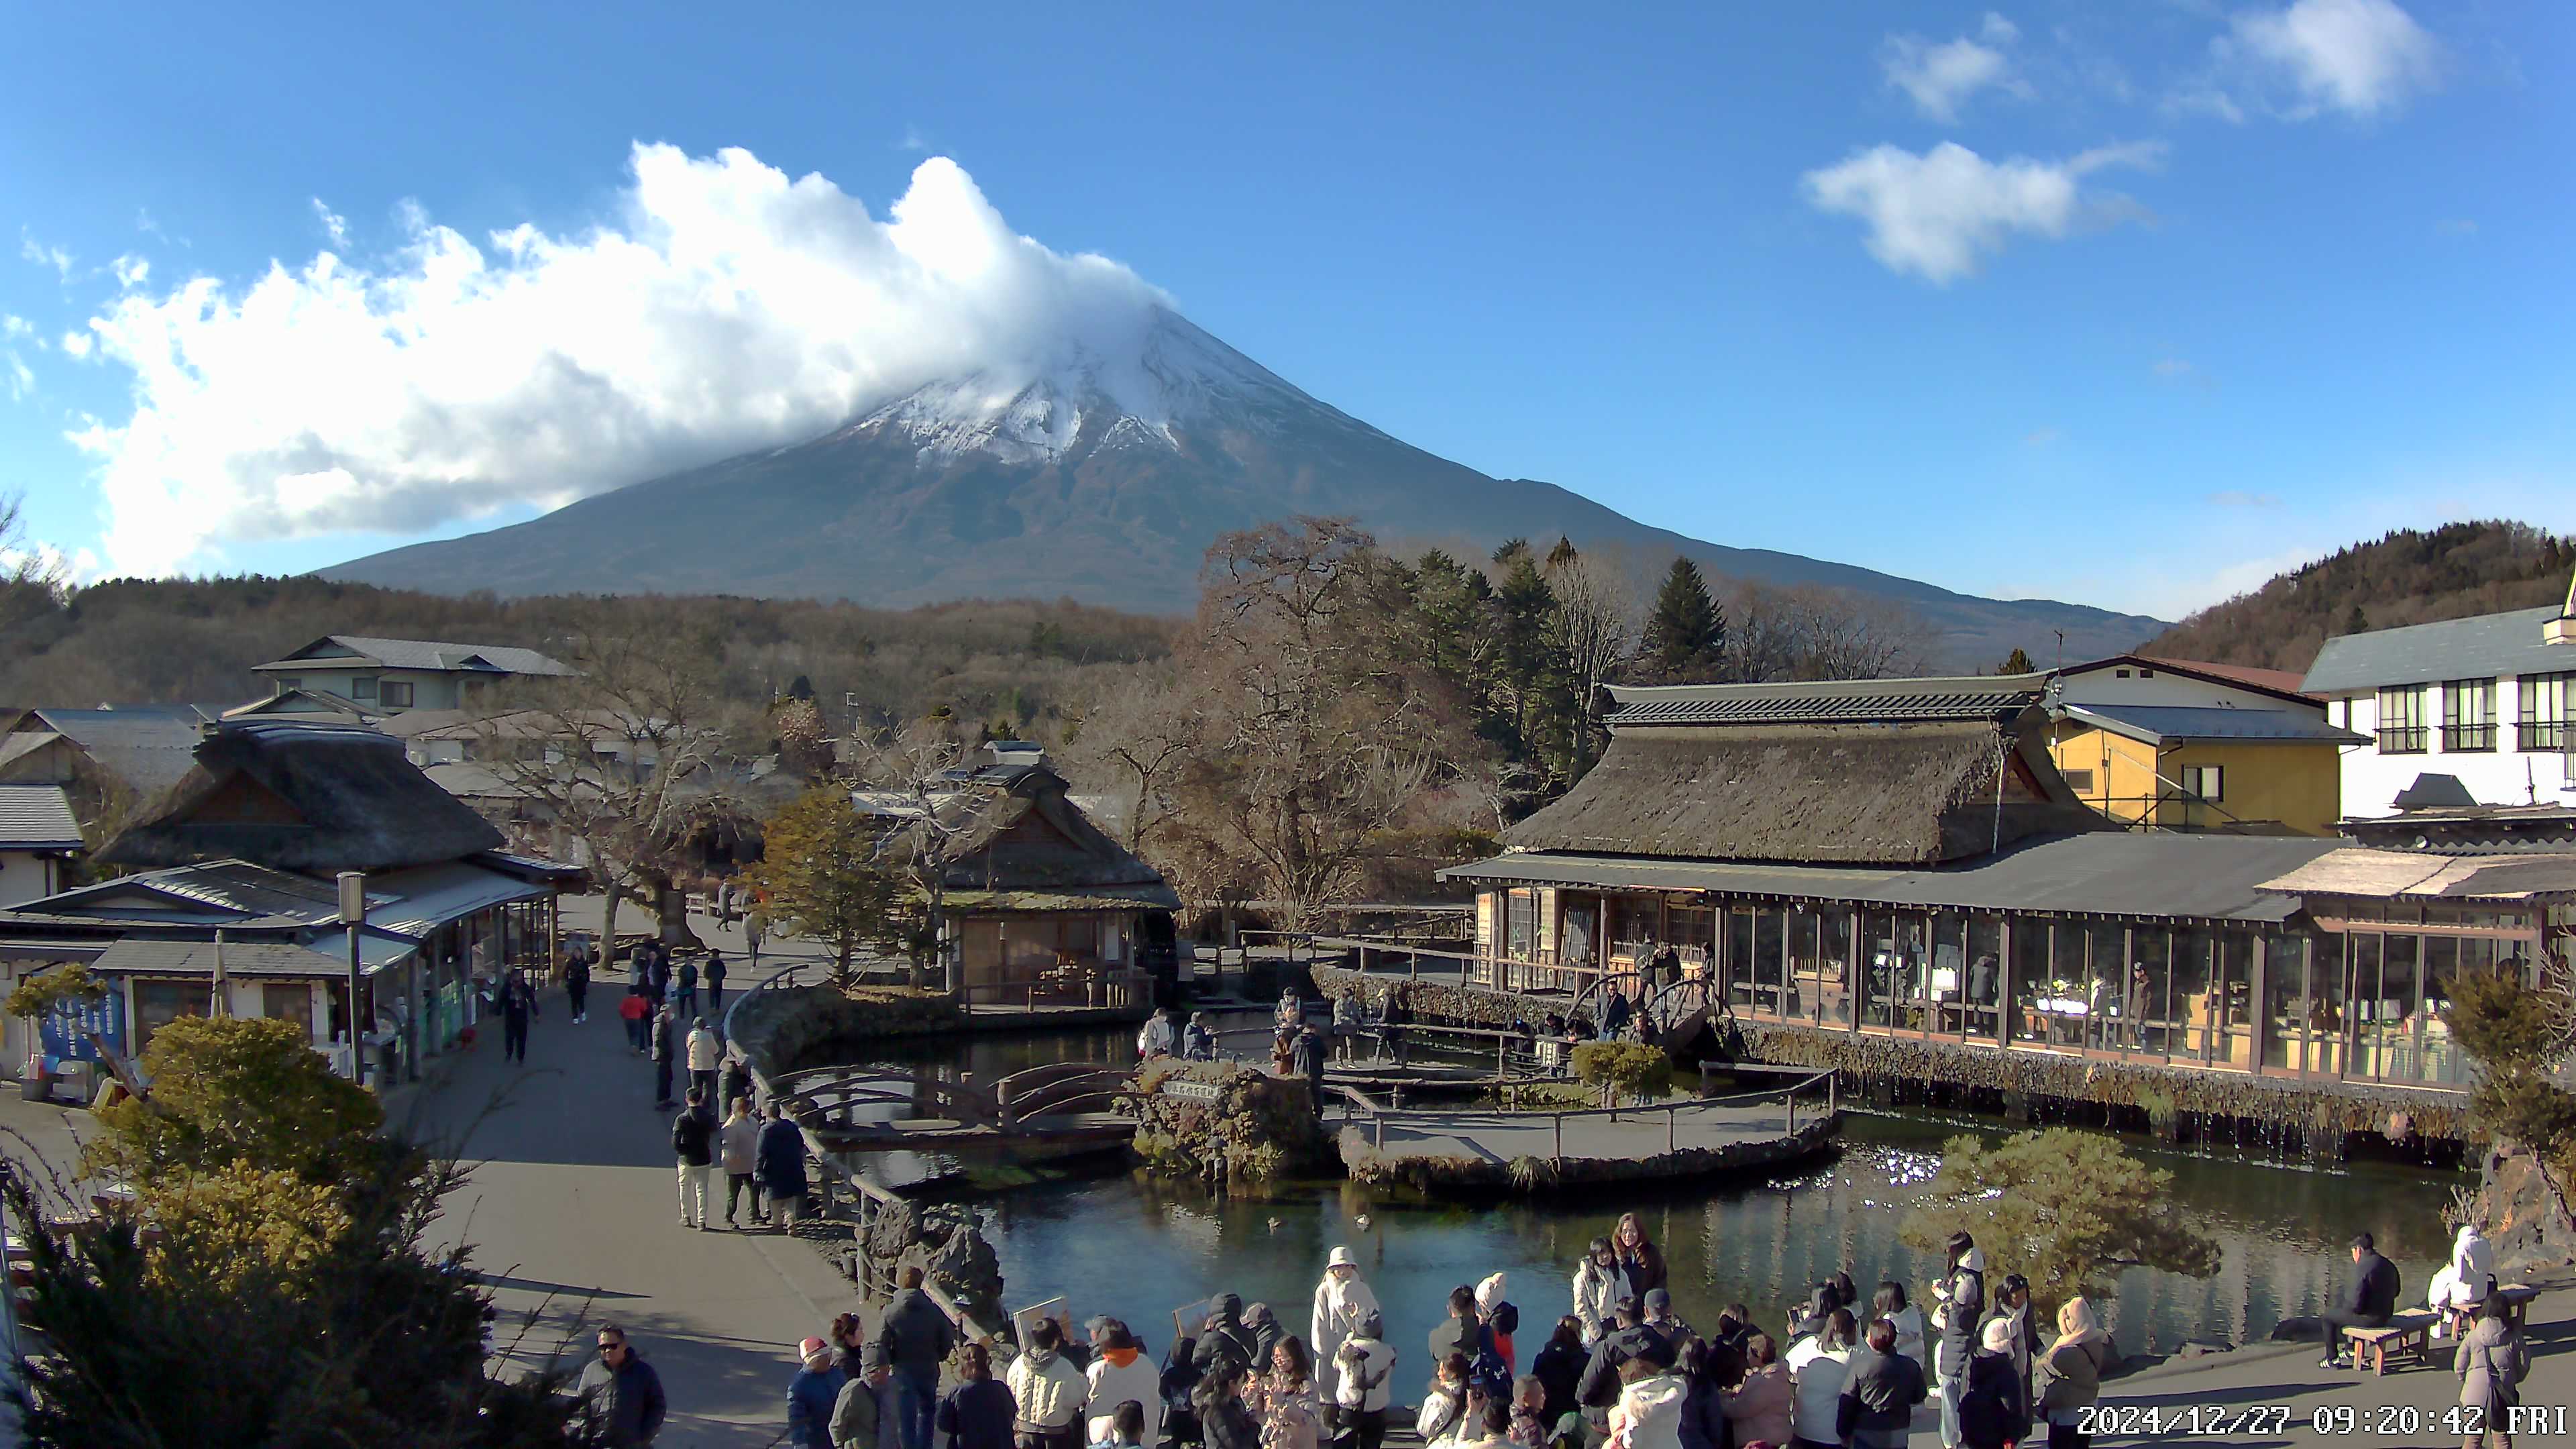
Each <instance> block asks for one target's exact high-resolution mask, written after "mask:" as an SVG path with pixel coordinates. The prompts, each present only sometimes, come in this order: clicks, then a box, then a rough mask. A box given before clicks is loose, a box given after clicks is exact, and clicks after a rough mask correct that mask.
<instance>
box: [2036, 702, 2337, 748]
mask: <svg viewBox="0 0 2576 1449" xmlns="http://www.w3.org/2000/svg"><path fill="white" fill-rule="evenodd" d="M2066 714H2067V717H2068V718H2070V719H2076V720H2081V721H2083V722H2084V723H2086V724H2089V725H2097V726H2099V727H2101V728H2103V729H2106V730H2109V731H2111V732H2112V733H2113V734H2119V735H2127V736H2129V737H2131V738H2133V739H2140V740H2145V741H2146V742H2148V743H2149V744H2157V743H2161V742H2162V741H2165V740H2288V741H2309V742H2313V743H2319V744H2336V745H2366V744H2368V743H2370V737H2369V736H2368V735H2358V734H2354V733H2353V732H2352V731H2350V730H2347V729H2338V728H2336V727H2335V726H2333V725H2330V724H2328V723H2326V722H2325V721H2324V720H2323V719H2321V718H2319V717H2318V716H2316V715H2313V714H2310V713H2309V712H2308V711H2306V710H2302V709H2220V708H2216V707H2204V706H2197V705H2173V704H2070V705H2068V706H2067V707H2066Z"/></svg>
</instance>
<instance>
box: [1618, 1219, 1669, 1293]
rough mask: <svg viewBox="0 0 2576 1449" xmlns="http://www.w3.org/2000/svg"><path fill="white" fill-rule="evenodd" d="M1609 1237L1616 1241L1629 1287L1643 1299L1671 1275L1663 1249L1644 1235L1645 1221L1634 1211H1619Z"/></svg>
mask: <svg viewBox="0 0 2576 1449" xmlns="http://www.w3.org/2000/svg"><path fill="white" fill-rule="evenodd" d="M1610 1240H1611V1241H1612V1242H1614V1243H1616V1244H1617V1245H1618V1249H1619V1271H1620V1272H1622V1273H1625V1274H1627V1275H1628V1291H1629V1292H1631V1293H1634V1294H1636V1295H1637V1297H1638V1298H1639V1299H1643V1298H1644V1297H1645V1296H1646V1295H1647V1294H1649V1293H1652V1292H1654V1291H1655V1290H1656V1289H1658V1288H1661V1287H1664V1286H1665V1285H1666V1281H1667V1280H1668V1279H1669V1278H1670V1277H1671V1274H1670V1273H1668V1272H1667V1271H1666V1269H1665V1267H1664V1255H1663V1252H1662V1250H1660V1249H1658V1248H1657V1247H1656V1246H1655V1240H1654V1239H1652V1238H1650V1237H1647V1236H1646V1224H1645V1221H1644V1220H1643V1219H1641V1218H1639V1217H1638V1216H1637V1215H1636V1214H1635V1213H1621V1214H1620V1215H1619V1226H1618V1227H1617V1228H1615V1229H1613V1230H1612V1231H1611V1234H1610Z"/></svg>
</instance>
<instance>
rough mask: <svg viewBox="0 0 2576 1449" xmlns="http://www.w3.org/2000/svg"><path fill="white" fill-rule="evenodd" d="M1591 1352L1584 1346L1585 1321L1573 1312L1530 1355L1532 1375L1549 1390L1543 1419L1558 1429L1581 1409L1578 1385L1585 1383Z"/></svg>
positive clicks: (1540, 1417) (1541, 1417)
mask: <svg viewBox="0 0 2576 1449" xmlns="http://www.w3.org/2000/svg"><path fill="white" fill-rule="evenodd" d="M1589 1359H1590V1355H1589V1354H1587V1353H1586V1352H1585V1351H1584V1348H1583V1320H1581V1319H1579V1318H1577V1317H1575V1316H1574V1315H1573V1314H1571V1313H1569V1314H1567V1315H1565V1316H1564V1317H1563V1318H1560V1319H1558V1320H1557V1321H1556V1331H1555V1332H1554V1333H1551V1334H1550V1335H1548V1340H1547V1342H1546V1343H1544V1344H1541V1345H1540V1346H1539V1350H1538V1352H1537V1353H1535V1354H1532V1355H1531V1356H1530V1377H1531V1378H1534V1379H1536V1380H1538V1382H1539V1387H1540V1388H1542V1389H1544V1390H1545V1391H1546V1393H1547V1399H1546V1407H1545V1410H1544V1412H1542V1413H1541V1414H1540V1415H1539V1421H1540V1422H1541V1423H1543V1424H1545V1425H1547V1427H1548V1430H1549V1432H1551V1433H1553V1432H1555V1429H1556V1426H1557V1424H1558V1423H1559V1422H1560V1421H1562V1420H1563V1419H1564V1418H1565V1416H1566V1415H1568V1414H1571V1413H1574V1412H1576V1411H1577V1409H1578V1408H1579V1405H1578V1404H1577V1403H1576V1402H1575V1396H1574V1390H1575V1386H1576V1385H1578V1384H1580V1383H1582V1382H1583V1366H1584V1364H1585V1363H1586V1362H1588V1361H1589Z"/></svg>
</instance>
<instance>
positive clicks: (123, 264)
mask: <svg viewBox="0 0 2576 1449" xmlns="http://www.w3.org/2000/svg"><path fill="white" fill-rule="evenodd" d="M107 265H108V270H109V271H111V272H113V273H115V274H116V285H117V286H118V287H119V288H120V289H122V290H124V291H128V292H131V291H133V290H134V289H135V288H137V287H140V286H142V285H143V284H144V283H145V282H148V281H150V280H152V263H151V262H149V261H147V260H145V259H144V258H142V257H138V256H136V255H134V254H133V253H131V252H128V253H126V254H125V255H124V256H121V257H118V258H117V259H116V260H115V261H112V262H110V263H108V264H107Z"/></svg>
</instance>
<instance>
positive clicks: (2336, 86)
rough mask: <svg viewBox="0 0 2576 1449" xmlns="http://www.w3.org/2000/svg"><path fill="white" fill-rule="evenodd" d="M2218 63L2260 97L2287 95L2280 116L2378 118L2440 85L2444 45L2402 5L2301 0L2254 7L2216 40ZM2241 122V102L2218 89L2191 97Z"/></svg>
mask: <svg viewBox="0 0 2576 1449" xmlns="http://www.w3.org/2000/svg"><path fill="white" fill-rule="evenodd" d="M2210 52H2211V57H2212V60H2213V62H2214V63H2215V65H2216V67H2217V69H2218V70H2219V71H2220V72H2221V73H2222V74H2233V75H2235V76H2237V77H2239V78H2240V79H2241V80H2242V81H2243V82H2244V83H2245V84H2247V85H2250V86H2251V87H2252V88H2254V89H2255V90H2257V91H2258V92H2262V93H2268V94H2269V95H2270V96H2272V97H2275V98H2279V97H2282V96H2285V95H2286V97H2287V98H2288V99H2287V102H2286V104H2283V105H2281V106H2279V107H2278V108H2277V109H2278V110H2279V112H2280V114H2282V115H2284V116H2286V117H2288V118H2290V119H2293V120H2305V119H2307V118H2309V117H2311V116H2314V115H2317V114H2318V113H2320V112H2321V111H2324V110H2327V109H2333V110H2338V111H2341V112H2343V113H2344V114H2346V115H2350V116H2364V117H2367V116H2376V115H2379V114H2380V113H2382V112H2385V111H2393V110H2396V109H2398V108H2399V107H2401V106H2403V105H2404V104H2405V103H2406V100H2407V98H2408V97H2409V96H2412V95H2414V94H2416V93H2418V92H2422V91H2429V90H2431V89H2433V88H2434V87H2435V86H2437V85H2439V84H2440V83H2441V79H2442V47H2441V45H2440V43H2439V42H2437V41H2435V40H2434V39H2433V37H2432V36H2431V35H2430V34H2428V33H2426V31H2425V29H2424V27H2422V26H2420V25H2418V24H2416V23H2415V19H2414V17H2413V16H2410V15H2408V14H2407V13H2406V12H2405V11H2404V10H2402V9H2400V8H2398V6H2397V5H2396V4H2395V0H2296V3H2295V4H2292V5H2290V6H2289V7H2288V8H2287V9H2282V10H2249V11H2244V12H2241V13H2239V14H2238V15H2236V16H2235V17H2234V19H2233V20H2232V21H2231V22H2230V23H2229V27H2228V33H2227V34H2226V35H2224V36H2221V37H2219V38H2218V39H2217V40H2214V41H2212V42H2211V43H2210ZM2184 104H2185V105H2187V106H2199V107H2201V108H2204V109H2208V110H2211V111H2213V112H2216V113H2217V114H2220V115H2222V116H2225V117H2227V118H2228V119H2230V120H2236V119H2241V118H2242V115H2243V111H2242V108H2241V106H2240V105H2239V103H2238V101H2237V100H2235V99H2232V98H2230V97H2229V96H2228V95H2227V94H2225V93H2224V92H2222V91H2220V90H2218V89H2216V88H2215V87H2214V86H2213V87H2211V88H2207V89H2205V90H2201V91H2198V92H2195V93H2193V94H2191V95H2189V96H2186V97H2185V98H2184Z"/></svg>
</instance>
